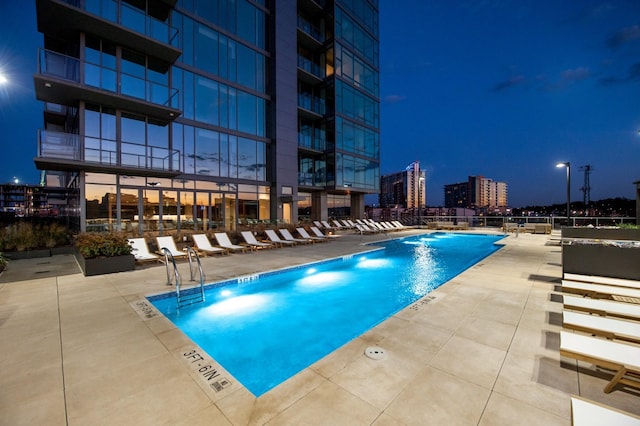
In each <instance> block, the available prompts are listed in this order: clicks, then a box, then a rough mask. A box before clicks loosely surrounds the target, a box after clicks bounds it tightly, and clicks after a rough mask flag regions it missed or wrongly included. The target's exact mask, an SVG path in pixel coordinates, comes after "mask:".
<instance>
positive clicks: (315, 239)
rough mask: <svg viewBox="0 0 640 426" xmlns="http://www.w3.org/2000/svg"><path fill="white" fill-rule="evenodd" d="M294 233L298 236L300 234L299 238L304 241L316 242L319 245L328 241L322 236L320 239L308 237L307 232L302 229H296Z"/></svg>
mask: <svg viewBox="0 0 640 426" xmlns="http://www.w3.org/2000/svg"><path fill="white" fill-rule="evenodd" d="M296 231H298V234H300V236H301V237H302V238H304V239H306V240H311V241H317V242H321V243H326V242H327V241H329V239H328V238H326V237H325V236H324V235H323V236H322V237H318V236H317V235H316V236H311V235H309V233H308V232H307V230H306V229H304V228H296Z"/></svg>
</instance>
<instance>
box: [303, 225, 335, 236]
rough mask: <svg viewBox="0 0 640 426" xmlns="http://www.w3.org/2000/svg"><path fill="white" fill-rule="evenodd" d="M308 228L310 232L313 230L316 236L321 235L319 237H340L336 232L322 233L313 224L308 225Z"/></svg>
mask: <svg viewBox="0 0 640 426" xmlns="http://www.w3.org/2000/svg"><path fill="white" fill-rule="evenodd" d="M309 229H311V232H313V234H314V235H315V236H316V237H321V238H323V237H324V238H340V237H341V235H336V234H323V233H322V231H321V230H320V229H318V228H317V227H315V226H310V227H309Z"/></svg>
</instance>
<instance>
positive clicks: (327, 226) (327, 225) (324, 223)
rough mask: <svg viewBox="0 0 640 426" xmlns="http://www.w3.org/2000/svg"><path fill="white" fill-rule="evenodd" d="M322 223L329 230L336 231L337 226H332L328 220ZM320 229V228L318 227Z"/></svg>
mask: <svg viewBox="0 0 640 426" xmlns="http://www.w3.org/2000/svg"><path fill="white" fill-rule="evenodd" d="M320 223H321V224H322V225H323V226H324V227H325V228H327V229H335V226H331V225H330V224H329V222H327V221H326V220H321V221H320ZM318 228H320V227H319V226H318Z"/></svg>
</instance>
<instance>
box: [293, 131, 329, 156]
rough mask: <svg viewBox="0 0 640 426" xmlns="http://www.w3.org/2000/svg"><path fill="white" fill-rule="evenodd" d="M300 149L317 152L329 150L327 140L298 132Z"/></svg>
mask: <svg viewBox="0 0 640 426" xmlns="http://www.w3.org/2000/svg"><path fill="white" fill-rule="evenodd" d="M298 147H300V148H304V149H307V150H310V151H315V152H324V151H325V150H326V149H327V140H326V139H325V138H323V137H313V136H312V135H309V134H304V133H300V132H298Z"/></svg>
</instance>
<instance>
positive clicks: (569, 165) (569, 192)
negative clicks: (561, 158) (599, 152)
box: [556, 161, 571, 226]
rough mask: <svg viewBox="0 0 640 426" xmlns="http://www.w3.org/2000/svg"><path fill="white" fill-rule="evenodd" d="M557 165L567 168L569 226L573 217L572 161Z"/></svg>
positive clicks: (557, 165)
mask: <svg viewBox="0 0 640 426" xmlns="http://www.w3.org/2000/svg"><path fill="white" fill-rule="evenodd" d="M556 167H566V168H567V226H568V225H569V219H570V217H571V163H569V162H568V161H566V162H563V163H558V164H556Z"/></svg>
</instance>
